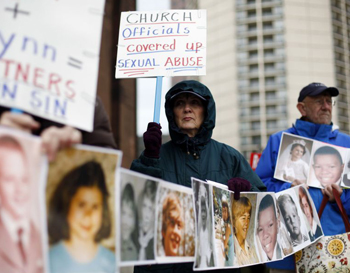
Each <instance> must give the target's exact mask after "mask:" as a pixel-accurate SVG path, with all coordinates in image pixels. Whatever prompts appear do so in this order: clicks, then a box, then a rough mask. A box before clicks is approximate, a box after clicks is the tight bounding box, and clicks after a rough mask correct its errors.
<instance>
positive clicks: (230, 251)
mask: <svg viewBox="0 0 350 273" xmlns="http://www.w3.org/2000/svg"><path fill="white" fill-rule="evenodd" d="M212 196H213V210H214V234H215V236H214V238H215V241H214V244H215V254H216V261H217V267H219V268H222V267H233V266H234V259H235V253H234V240H233V226H232V214H231V199H230V192H229V191H228V190H227V189H222V188H219V187H212Z"/></svg>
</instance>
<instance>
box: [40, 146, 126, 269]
mask: <svg viewBox="0 0 350 273" xmlns="http://www.w3.org/2000/svg"><path fill="white" fill-rule="evenodd" d="M120 162H121V152H120V151H116V150H110V149H103V148H93V147H91V146H85V145H77V146H76V147H75V148H70V149H67V150H62V151H60V152H59V154H58V155H57V158H56V160H55V161H54V162H53V163H51V164H50V166H49V171H48V178H47V186H46V205H47V223H48V224H47V228H48V243H49V245H48V252H49V266H50V272H51V273H61V272H65V273H73V272H74V273H79V272H82V273H83V272H84V273H86V272H88V273H89V272H91V273H92V272H111V273H112V272H115V271H116V254H115V250H116V232H115V231H116V228H115V217H114V215H115V213H116V211H115V181H116V176H117V171H118V169H119V167H120Z"/></svg>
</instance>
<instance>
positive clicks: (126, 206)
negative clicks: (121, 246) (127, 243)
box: [121, 200, 135, 240]
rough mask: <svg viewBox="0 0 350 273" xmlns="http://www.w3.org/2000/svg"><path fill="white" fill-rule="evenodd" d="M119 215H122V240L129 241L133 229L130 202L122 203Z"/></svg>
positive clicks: (133, 222) (133, 219)
mask: <svg viewBox="0 0 350 273" xmlns="http://www.w3.org/2000/svg"><path fill="white" fill-rule="evenodd" d="M121 215H122V217H121V218H122V219H121V221H122V225H121V229H122V231H123V232H122V239H123V240H129V239H130V236H131V233H132V232H133V231H134V229H135V212H134V210H133V208H132V202H131V201H125V200H123V201H122V208H121Z"/></svg>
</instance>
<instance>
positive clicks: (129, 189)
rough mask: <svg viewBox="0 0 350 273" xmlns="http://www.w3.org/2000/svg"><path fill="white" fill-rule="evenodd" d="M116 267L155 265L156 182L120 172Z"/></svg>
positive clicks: (149, 178)
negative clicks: (117, 257)
mask: <svg viewBox="0 0 350 273" xmlns="http://www.w3.org/2000/svg"><path fill="white" fill-rule="evenodd" d="M120 180H121V183H120V185H121V189H120V197H119V199H120V221H119V223H120V226H119V227H118V228H119V231H120V232H119V233H120V240H119V242H120V243H119V246H120V261H121V263H120V265H121V266H128V265H141V264H150V263H152V262H155V251H154V236H155V230H156V221H155V218H156V212H155V206H156V196H157V189H158V184H159V180H156V179H155V178H153V177H151V176H147V175H143V174H140V173H137V172H133V171H130V170H127V169H121V172H120Z"/></svg>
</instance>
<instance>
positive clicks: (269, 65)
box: [264, 63, 275, 71]
mask: <svg viewBox="0 0 350 273" xmlns="http://www.w3.org/2000/svg"><path fill="white" fill-rule="evenodd" d="M264 69H265V71H273V70H275V63H265V65H264Z"/></svg>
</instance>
